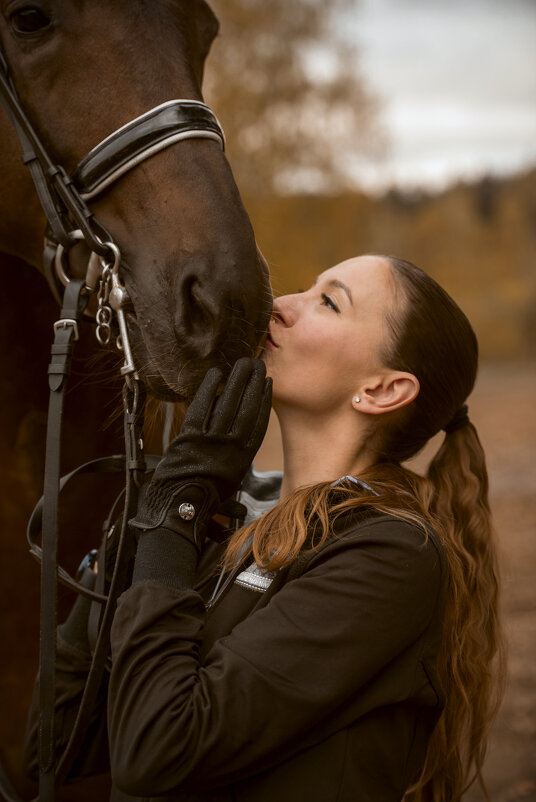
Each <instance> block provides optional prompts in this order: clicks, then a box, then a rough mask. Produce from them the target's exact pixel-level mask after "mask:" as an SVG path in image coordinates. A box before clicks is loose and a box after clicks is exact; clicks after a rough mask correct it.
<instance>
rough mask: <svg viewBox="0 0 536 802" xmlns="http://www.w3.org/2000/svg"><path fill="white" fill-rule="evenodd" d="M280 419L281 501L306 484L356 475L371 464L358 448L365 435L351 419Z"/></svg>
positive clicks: (285, 417) (338, 416) (296, 417)
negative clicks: (281, 449) (281, 450)
mask: <svg viewBox="0 0 536 802" xmlns="http://www.w3.org/2000/svg"><path fill="white" fill-rule="evenodd" d="M278 417H279V424H280V427H281V436H282V441H283V457H284V469H283V484H282V487H281V497H282V498H283V497H284V496H287V495H289V494H290V493H292V492H293V491H294V490H296V489H297V488H298V487H302V486H303V485H309V484H315V483H317V482H326V481H335V480H336V479H338V478H339V477H341V476H345V475H347V474H350V475H353V476H355V475H357V474H359V473H360V472H362V471H363V470H364V469H365V468H367V467H368V466H369V465H370V464H371V462H372V459H371V458H370V456H369V454H368V453H367V451H366V449H364V448H361V449H359V448H358V443H359V442H360V440H361V439H362V436H363V433H362V432H361V433H360V432H359V431H358V427H357V425H356V422H355V420H353V419H352V418H349V419H348V421H344V420H342V421H341V416H340V414H339V415H337V416H334V418H333V419H330V418H329V417H323V418H322V420H318V419H315V420H313V419H308V418H306V417H305V416H303V415H299V416H298V415H292V414H291V413H289V412H285V414H282V413H279V412H278Z"/></svg>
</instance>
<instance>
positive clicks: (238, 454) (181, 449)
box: [130, 358, 272, 551]
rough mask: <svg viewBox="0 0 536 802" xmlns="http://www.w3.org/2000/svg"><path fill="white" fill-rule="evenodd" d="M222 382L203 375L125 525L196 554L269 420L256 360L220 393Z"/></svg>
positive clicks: (266, 390) (239, 365)
mask: <svg viewBox="0 0 536 802" xmlns="http://www.w3.org/2000/svg"><path fill="white" fill-rule="evenodd" d="M221 381H222V372H221V371H220V370H217V369H216V368H212V369H211V370H209V371H208V373H207V375H206V376H205V378H204V380H203V382H202V384H201V386H200V388H199V390H198V391H197V393H196V395H195V397H194V400H193V401H192V403H191V405H190V407H189V409H188V412H187V413H186V417H185V419H184V423H183V424H182V427H181V431H180V434H179V435H178V436H177V437H176V438H175V440H173V442H172V443H171V444H170V446H169V448H168V450H167V453H166V455H165V457H164V458H163V459H162V461H161V462H160V463H159V465H158V467H157V469H156V470H155V472H154V475H153V478H152V480H151V482H150V483H149V484H148V485H145V486H144V487H143V488H142V493H141V494H140V501H139V504H138V511H137V514H136V517H135V518H134V519H132V520H131V521H130V524H131V526H133V527H135V528H136V529H139V530H141V531H142V532H146V531H147V530H154V529H164V530H168V531H169V530H170V531H172V532H176V533H177V534H179V535H181V536H182V537H184V538H186V539H187V540H189V541H190V542H191V543H193V544H194V545H195V546H196V548H197V550H198V551H199V550H200V549H201V548H202V545H203V541H204V537H205V533H206V530H207V526H208V523H209V521H210V519H211V517H212V515H213V514H214V513H215V512H217V511H218V508H219V507H220V506H221V503H222V502H228V499H229V498H230V497H231V496H232V495H233V494H234V493H235V492H236V491H237V490H238V488H239V487H240V484H241V482H242V479H243V478H244V476H245V474H246V473H247V470H248V468H249V466H250V465H251V462H252V461H253V457H254V456H255V454H256V452H257V451H258V449H259V447H260V445H261V443H262V440H263V437H264V435H265V433H266V427H267V426H268V419H269V416H270V407H271V387H272V380H271V379H267V378H266V368H265V366H264V363H263V362H262V361H261V360H258V359H255V360H252V359H245V358H244V359H239V360H238V362H236V364H235V366H234V367H233V369H232V371H231V374H230V376H229V378H228V380H227V382H226V384H225V387H224V389H223V392H222V393H221V395H219V396H218V389H219V386H220V384H221ZM227 506H228V504H227ZM142 540H143V538H142Z"/></svg>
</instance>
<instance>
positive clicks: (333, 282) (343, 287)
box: [313, 276, 354, 306]
mask: <svg viewBox="0 0 536 802" xmlns="http://www.w3.org/2000/svg"><path fill="white" fill-rule="evenodd" d="M317 281H318V276H317V277H316V278H315V280H314V281H313V287H314V286H315V284H316V283H317ZM328 287H338V288H339V289H341V290H343V291H344V292H345V293H346V295H347V296H348V300H349V301H350V303H351V304H352V306H353V304H354V301H353V298H352V291H351V290H350V287H348V285H347V284H345V283H344V282H343V281H339V279H338V278H332V279H330V280H329V281H328Z"/></svg>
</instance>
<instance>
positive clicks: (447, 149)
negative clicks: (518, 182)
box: [345, 0, 536, 189]
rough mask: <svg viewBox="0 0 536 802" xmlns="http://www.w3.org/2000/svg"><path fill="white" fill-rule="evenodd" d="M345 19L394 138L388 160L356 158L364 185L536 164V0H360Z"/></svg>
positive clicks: (444, 179)
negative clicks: (363, 162)
mask: <svg viewBox="0 0 536 802" xmlns="http://www.w3.org/2000/svg"><path fill="white" fill-rule="evenodd" d="M346 23H347V24H346ZM345 26H346V29H347V31H348V32H349V34H350V35H351V36H352V37H353V38H355V39H356V40H357V42H358V43H359V45H360V53H361V69H362V72H363V74H364V76H365V78H366V80H367V82H368V85H369V86H370V88H371V89H373V91H374V92H375V94H376V95H377V96H379V98H380V99H381V101H382V105H383V112H382V116H381V119H382V122H383V125H384V127H385V129H386V132H387V134H388V137H389V140H390V148H389V152H388V157H387V158H386V159H385V160H384V161H383V162H380V163H378V164H376V165H374V166H371V165H370V162H369V163H368V164H367V165H358V164H355V165H354V168H355V171H356V176H358V177H359V179H360V183H365V184H366V185H367V186H368V187H369V188H371V189H373V188H383V187H385V186H387V185H389V184H392V183H395V184H399V185H401V186H404V187H413V186H424V187H433V188H440V187H442V186H444V185H445V184H446V183H449V182H450V181H453V180H457V179H474V178H476V177H478V176H481V175H483V174H485V173H486V172H492V173H495V174H501V175H502V174H508V173H511V172H515V171H517V170H520V169H523V168H525V167H527V166H529V165H531V166H533V165H536V0H356V9H355V11H354V12H353V14H352V16H351V19H350V20H347V21H345Z"/></svg>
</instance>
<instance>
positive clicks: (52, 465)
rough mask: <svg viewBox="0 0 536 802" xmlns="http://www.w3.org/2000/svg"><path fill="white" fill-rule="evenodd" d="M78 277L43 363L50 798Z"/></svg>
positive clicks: (42, 732)
mask: <svg viewBox="0 0 536 802" xmlns="http://www.w3.org/2000/svg"><path fill="white" fill-rule="evenodd" d="M83 288H84V282H83V281H78V280H76V281H71V282H69V284H68V285H67V287H66V288H65V294H64V299H63V308H62V310H61V317H60V319H59V320H58V321H57V322H56V323H55V324H54V329H55V336H54V343H53V345H52V349H51V351H52V358H51V361H50V365H49V368H48V375H49V387H50V400H49V409H48V425H47V444H46V455H45V485H44V502H43V561H42V565H41V635H40V660H39V704H40V715H39V799H40V802H53V800H54V798H55V772H54V751H55V730H54V703H55V661H56V625H57V556H58V554H57V552H58V493H59V480H60V452H61V424H62V418H63V400H64V393H65V387H66V379H67V376H68V375H69V373H70V370H71V359H72V352H73V345H74V342H75V340H77V339H78V323H79V321H80V320H81V319H82V315H83V311H84V308H85V306H86V304H87V296H86V295H83V294H82V290H83Z"/></svg>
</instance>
